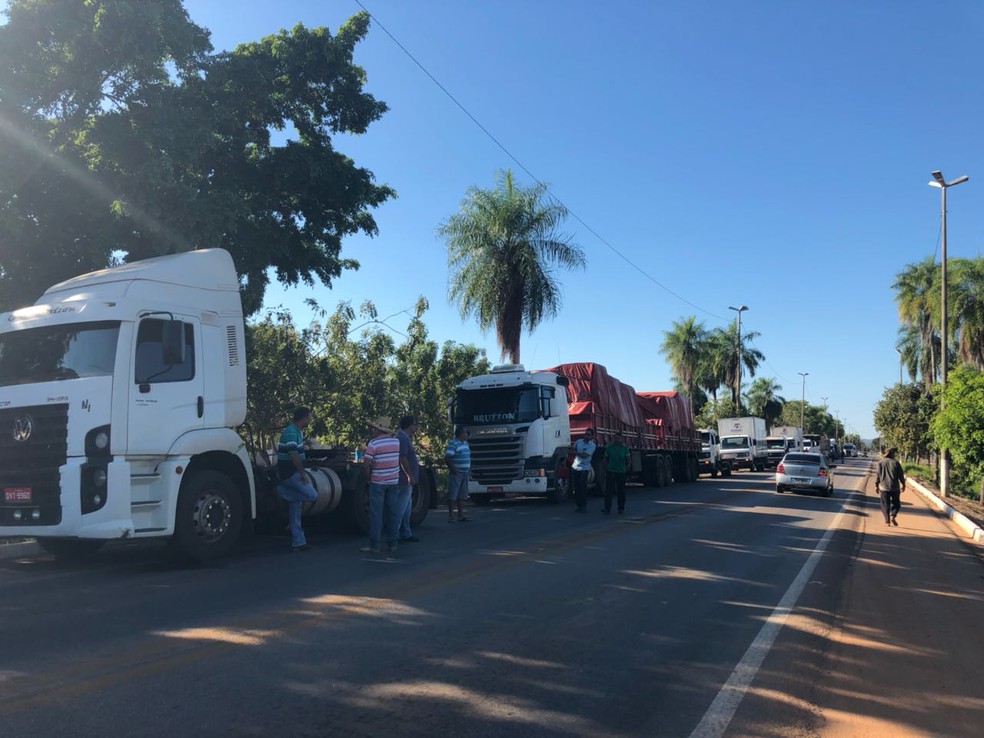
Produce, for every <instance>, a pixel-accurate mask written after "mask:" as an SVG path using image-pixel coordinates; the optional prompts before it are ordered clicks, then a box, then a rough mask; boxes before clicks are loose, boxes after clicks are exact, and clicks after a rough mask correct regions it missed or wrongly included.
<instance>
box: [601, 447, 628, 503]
mask: <svg viewBox="0 0 984 738" xmlns="http://www.w3.org/2000/svg"><path fill="white" fill-rule="evenodd" d="M628 460H629V447H628V446H626V445H625V441H624V439H623V438H622V434H621V433H616V434H615V438H614V439H613V440H612V442H611V443H610V444H608V447H607V448H606V449H605V462H606V467H607V468H608V484H606V485H605V506H604V507H603V508H601V511H602V512H603V513H605V515H608V514H610V513H611V511H612V488H613V487H614V488H615V489H614V491H615V494H616V495H617V498H618V513H619V515H621V514H622V513H624V512H625V475H626V473H627V472H628V471H629V468H628Z"/></svg>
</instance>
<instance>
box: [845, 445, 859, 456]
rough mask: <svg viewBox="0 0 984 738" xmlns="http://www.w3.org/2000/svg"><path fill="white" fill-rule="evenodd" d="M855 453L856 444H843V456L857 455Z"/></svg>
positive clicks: (856, 452) (856, 451) (856, 449)
mask: <svg viewBox="0 0 984 738" xmlns="http://www.w3.org/2000/svg"><path fill="white" fill-rule="evenodd" d="M857 455H858V447H857V446H855V445H854V444H853V443H845V444H844V456H857Z"/></svg>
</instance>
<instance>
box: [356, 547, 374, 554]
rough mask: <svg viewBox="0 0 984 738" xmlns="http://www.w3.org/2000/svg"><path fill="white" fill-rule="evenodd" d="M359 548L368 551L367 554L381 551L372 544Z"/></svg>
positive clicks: (364, 551)
mask: <svg viewBox="0 0 984 738" xmlns="http://www.w3.org/2000/svg"><path fill="white" fill-rule="evenodd" d="M359 550H360V551H362V553H366V554H378V553H379V549H378V548H373V547H372V546H363V547H362V548H360V549H359Z"/></svg>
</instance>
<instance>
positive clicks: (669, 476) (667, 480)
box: [659, 456, 673, 487]
mask: <svg viewBox="0 0 984 738" xmlns="http://www.w3.org/2000/svg"><path fill="white" fill-rule="evenodd" d="M659 460H660V476H661V481H660V485H659V486H660V487H669V486H670V485H671V484H673V462H672V460H671V459H670V457H669V456H660V457H659Z"/></svg>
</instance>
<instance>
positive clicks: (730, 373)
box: [722, 320, 765, 408]
mask: <svg viewBox="0 0 984 738" xmlns="http://www.w3.org/2000/svg"><path fill="white" fill-rule="evenodd" d="M760 335H762V334H761V333H759V332H758V331H743V332H742V334H741V338H740V340H739V337H738V321H737V320H732V321H731V323H729V324H728V327H727V328H725V329H724V335H723V341H722V347H723V352H724V354H723V356H724V383H725V384H726V385H727V386H728V387H730V388H731V401H732V402H733V403H734V404H735V407H739V408H740V407H741V406H740V405H739V404H738V361H739V357H740V359H741V363H742V365H743V367H744V369H747V370H748V376H750V377H754V376H755V370H756V369H758V365H759V364H760V363H761V362H763V361H765V354H763V353H762V352H761V351H759V350H758V349H757V348H754V347H753V346H752V345H751V342H752V341H754V340H755V339H756V338H758V337H759V336H760Z"/></svg>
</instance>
